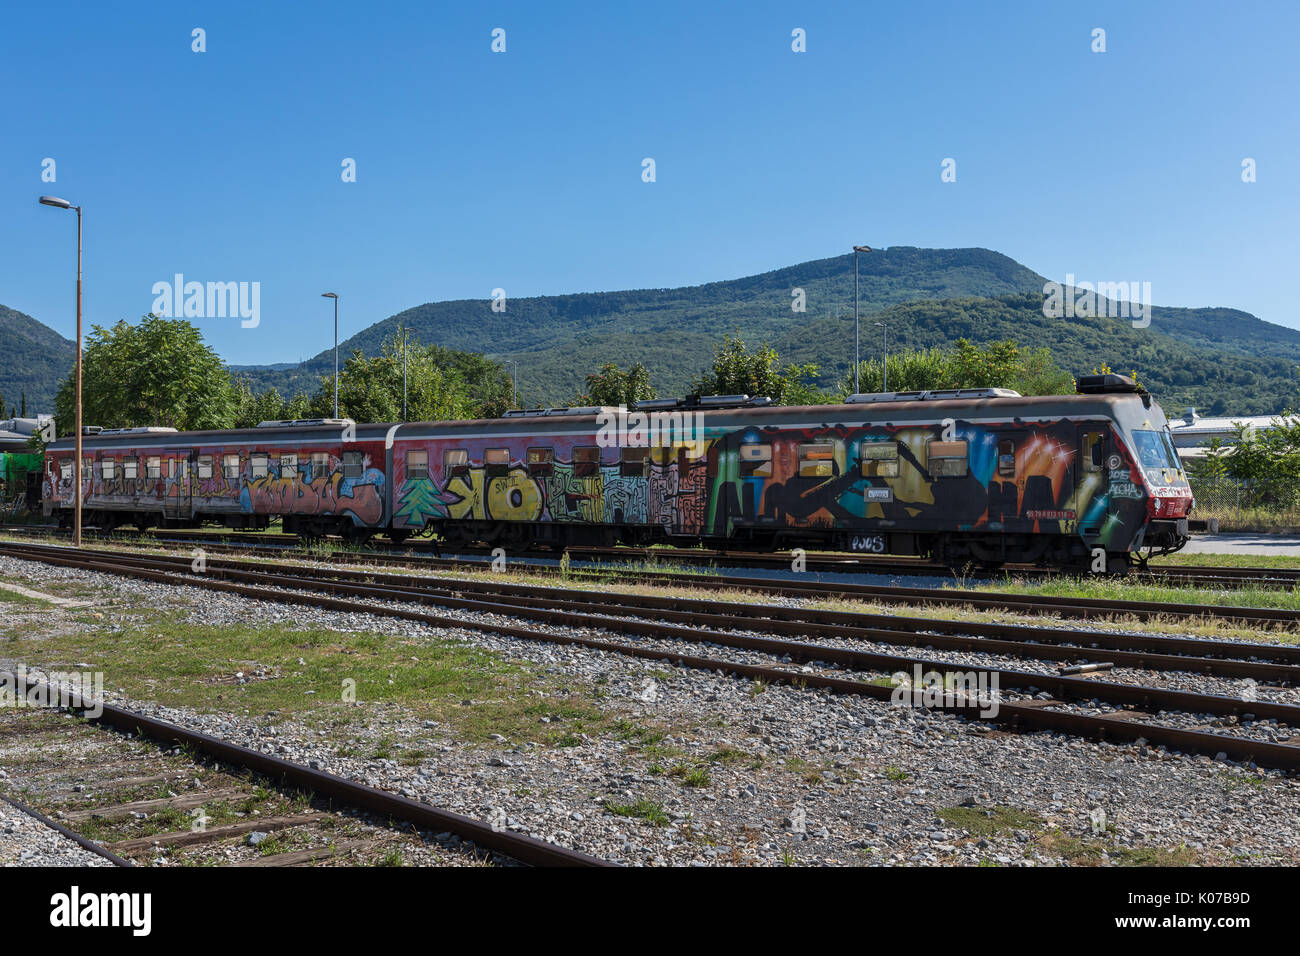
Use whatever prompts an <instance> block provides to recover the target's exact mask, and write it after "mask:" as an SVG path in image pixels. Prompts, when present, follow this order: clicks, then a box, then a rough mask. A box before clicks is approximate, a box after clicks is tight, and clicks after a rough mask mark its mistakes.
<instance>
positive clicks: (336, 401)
mask: <svg viewBox="0 0 1300 956" xmlns="http://www.w3.org/2000/svg"><path fill="white" fill-rule="evenodd" d="M320 295H321V298H322V299H333V300H334V417H335V418H338V417H339V297H338V293H336V292H322V293H321V294H320Z"/></svg>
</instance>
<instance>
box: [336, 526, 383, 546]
mask: <svg viewBox="0 0 1300 956" xmlns="http://www.w3.org/2000/svg"><path fill="white" fill-rule="evenodd" d="M374 534H375V532H374V531H373V530H372V529H370V528H363V527H361V526H360V525H355V524H346V525H344V526H343V532H342V537H343V540H344V541H345V542H347V543H348V544H365V543H366V542H367V541H369V540H370V539H371V538H372V537H374Z"/></svg>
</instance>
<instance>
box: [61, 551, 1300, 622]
mask: <svg viewBox="0 0 1300 956" xmlns="http://www.w3.org/2000/svg"><path fill="white" fill-rule="evenodd" d="M44 547H62V546H61V545H45V546H44ZM271 553H272V554H280V555H281V556H283V552H271ZM373 559H374V558H373V557H372V556H366V555H364V554H358V555H349V556H348V557H347V558H346V559H343V560H346V561H349V562H356V563H365V562H366V561H368V560H373ZM408 560H409V559H408ZM416 560H418V562H419V563H420V564H421V565H423V566H426V567H442V568H458V569H477V570H482V568H483V567H484V563H483V562H480V561H464V560H456V559H446V558H418V559H416ZM384 563H402V562H401V560H400V559H399V560H398V561H395V562H389V561H385V562H384ZM411 563H414V562H411ZM517 566H519V565H517ZM527 567H528V568H529V570H530V573H537V572H540V573H543V574H547V573H549V574H558V573H560V572H559V570H558V569H557V568H554V567H553V566H536V567H535V566H532V565H527ZM609 570H610V569H594V568H580V569H575V570H573V571H571V572H569V573H570V576H579V577H581V576H584V575H585V576H592V577H596V576H600V575H601V574H608V571H609ZM616 573H620V574H621V575H622V573H621V572H616ZM622 576H623V577H625V578H627V579H630V580H642V581H647V582H672V583H678V584H685V585H690V586H692V587H697V588H702V589H706V590H729V589H737V588H739V589H745V590H753V591H763V592H766V593H768V594H776V595H781V596H786V597H806V596H808V595H810V594H812V595H832V596H835V597H838V598H853V599H857V600H862V601H870V602H876V603H880V604H893V605H911V606H918V605H919V606H925V605H939V606H947V607H963V606H970V607H974V608H980V609H991V610H1003V611H1009V612H1015V613H1026V614H1034V613H1037V614H1055V615H1059V616H1062V617H1078V618H1099V617H1100V618H1105V617H1112V616H1123V617H1132V618H1135V619H1137V620H1142V621H1148V620H1153V619H1159V618H1167V617H1170V616H1176V617H1182V618H1190V619H1207V620H1216V621H1229V622H1235V623H1244V624H1259V623H1269V624H1284V625H1286V626H1288V627H1292V628H1294V627H1297V626H1300V611H1295V610H1291V609H1289V608H1266V607H1248V606H1242V605H1213V604H1171V603H1166V602H1159V601H1126V600H1116V599H1109V598H1062V597H1053V596H1043V595H1024V594H1021V595H1016V594H1006V593H999V592H996V591H952V590H939V589H935V588H914V587H892V586H885V585H872V584H858V583H851V582H826V581H796V580H790V579H780V580H773V579H766V578H750V577H736V576H722V575H695V574H681V573H676V572H655V571H642V570H636V571H633V572H631V573H630V574H626V575H622Z"/></svg>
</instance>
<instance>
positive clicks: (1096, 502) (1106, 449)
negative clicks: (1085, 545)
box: [1074, 422, 1110, 539]
mask: <svg viewBox="0 0 1300 956" xmlns="http://www.w3.org/2000/svg"><path fill="white" fill-rule="evenodd" d="M1109 435H1110V426H1109V424H1107V423H1105V422H1090V423H1088V424H1084V425H1080V426H1079V454H1078V456H1077V458H1076V464H1075V468H1074V482H1075V511H1076V514H1077V515H1078V521H1079V526H1078V527H1079V533H1080V534H1082V535H1083V537H1085V538H1088V539H1092V538H1095V537H1096V536H1098V535H1100V534H1101V533H1102V531H1103V530H1104V529H1105V526H1106V518H1107V517H1108V515H1109V509H1110V502H1109V495H1107V494H1106V492H1107V488H1108V486H1109V482H1108V481H1107V480H1106V458H1107V457H1108V455H1109V453H1110V441H1109Z"/></svg>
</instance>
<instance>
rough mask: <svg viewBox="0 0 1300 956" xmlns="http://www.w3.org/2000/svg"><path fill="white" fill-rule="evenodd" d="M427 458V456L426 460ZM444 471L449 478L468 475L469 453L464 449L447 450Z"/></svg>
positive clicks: (443, 461) (444, 455) (443, 456)
mask: <svg viewBox="0 0 1300 956" xmlns="http://www.w3.org/2000/svg"><path fill="white" fill-rule="evenodd" d="M427 457H428V456H427V455H426V460H427ZM408 460H409V459H408ZM442 470H443V471H444V472H445V473H446V474H447V476H448V477H450V476H452V475H468V474H469V452H467V451H466V450H465V449H464V448H449V449H447V450H446V451H444V452H443V453H442Z"/></svg>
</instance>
